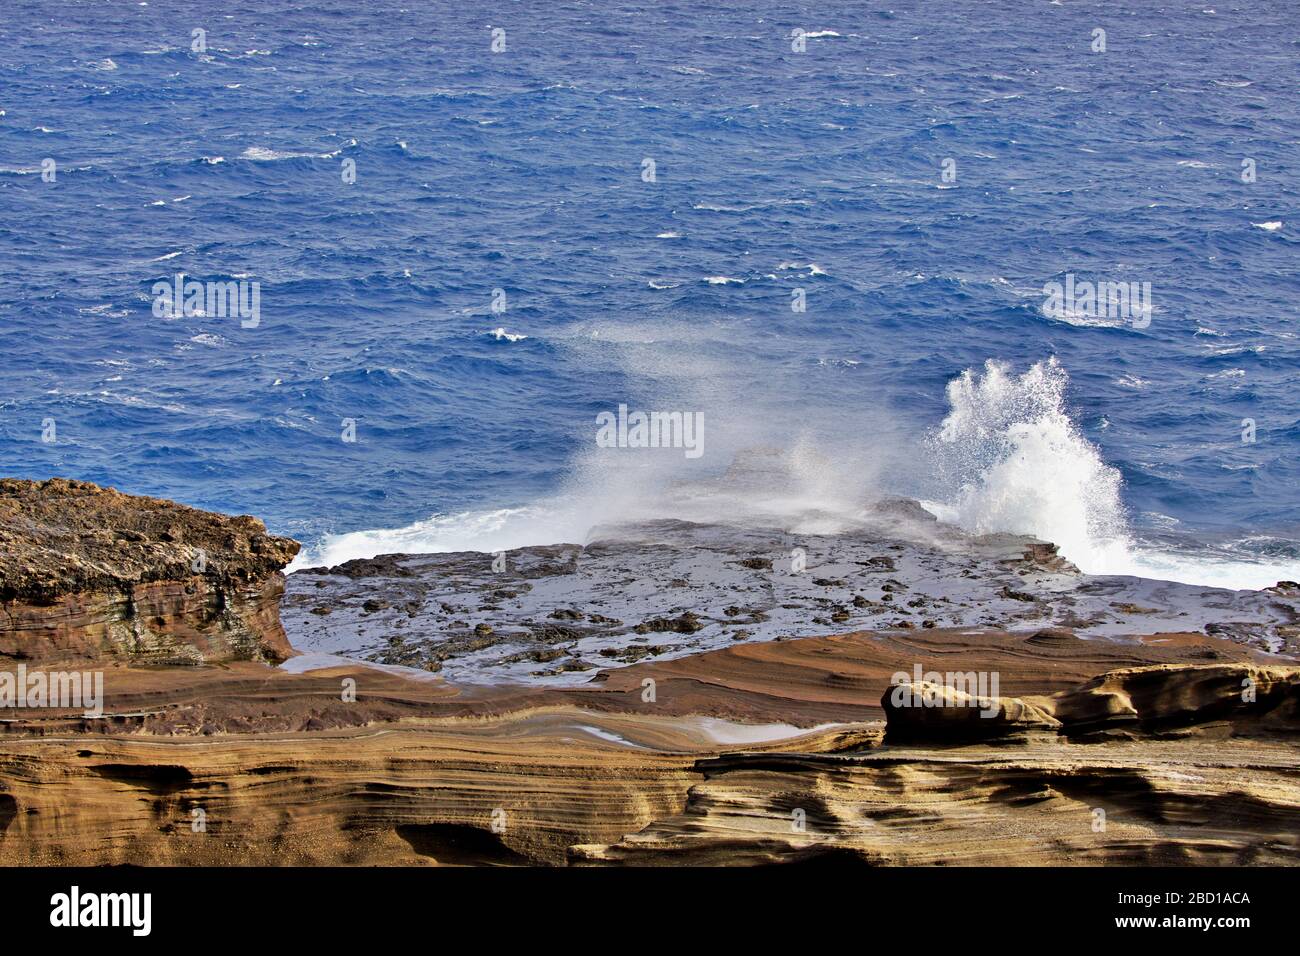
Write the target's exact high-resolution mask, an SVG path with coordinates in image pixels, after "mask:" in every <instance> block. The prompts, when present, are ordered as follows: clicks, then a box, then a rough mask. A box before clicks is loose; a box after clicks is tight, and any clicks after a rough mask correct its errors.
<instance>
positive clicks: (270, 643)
mask: <svg viewBox="0 0 1300 956" xmlns="http://www.w3.org/2000/svg"><path fill="white" fill-rule="evenodd" d="M297 551H298V543H297V542H296V541H293V540H291V539H289V538H281V537H276V536H274V535H270V534H267V532H266V526H265V525H263V524H262V522H261V521H259V520H258V519H256V518H253V517H249V516H247V515H243V516H240V517H229V516H226V515H219V514H214V513H212V512H208V511H200V510H198V509H195V508H189V507H186V506H185V505H180V504H176V503H175V502H171V501H165V500H162V499H158V498H146V497H138V496H134V495H125V494H122V493H121V492H119V491H116V490H114V489H112V488H101V487H99V486H98V485H94V484H91V483H89V482H82V481H68V480H65V479H60V478H55V479H50V480H49V481H42V482H35V481H23V480H18V479H3V480H0V656H4V657H9V658H12V659H17V660H23V661H32V662H51V661H61V660H64V661H87V660H91V661H111V660H122V661H134V662H142V663H197V662H201V661H226V660H262V661H279V660H283V659H284V658H286V657H288V656H289V655H291V654H292V653H293V649H292V648H291V647H290V646H289V642H288V639H287V638H286V637H285V633H284V629H283V627H281V625H280V615H279V600H280V596H281V594H283V592H284V575H283V574H282V573H281V569H282V568H283V567H284V566H285V565H286V564H287V563H288V562H289V561H290V559H292V558H293V556H294V555H295V554H296V553H297Z"/></svg>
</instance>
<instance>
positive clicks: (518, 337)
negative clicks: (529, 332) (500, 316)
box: [488, 327, 528, 342]
mask: <svg viewBox="0 0 1300 956" xmlns="http://www.w3.org/2000/svg"><path fill="white" fill-rule="evenodd" d="M488 334H489V335H491V336H492V337H493V338H494V339H496V340H497V341H498V342H500V341H502V340H505V341H506V342H520V341H522V340H524V339H526V338H528V336H526V335H524V334H523V333H522V332H507V331H506V330H505V328H504V327H501V328H495V329H493V330H492V331H491V332H489V333H488Z"/></svg>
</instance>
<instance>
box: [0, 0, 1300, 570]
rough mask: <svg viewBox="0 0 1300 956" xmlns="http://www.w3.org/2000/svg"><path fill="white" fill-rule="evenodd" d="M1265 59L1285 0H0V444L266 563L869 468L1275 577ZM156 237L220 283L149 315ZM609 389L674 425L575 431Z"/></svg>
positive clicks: (756, 499)
mask: <svg viewBox="0 0 1300 956" xmlns="http://www.w3.org/2000/svg"><path fill="white" fill-rule="evenodd" d="M1098 29H1101V30H1104V31H1105V33H1104V42H1105V49H1104V51H1098V50H1096V49H1095V48H1096V47H1097V45H1098V34H1097V33H1096V32H1095V31H1096V30H1098ZM198 30H201V31H204V32H203V33H200V34H196V32H195V31H198ZM502 31H503V32H502ZM794 31H803V33H802V34H797V33H794ZM494 45H495V46H496V47H497V50H496V51H494V49H493V48H494ZM1298 63H1300V6H1297V5H1296V4H1295V3H1294V2H1291V0H1262V2H1260V0H1251V2H1249V3H1239V2H1232V3H1222V2H1217V0H1208V2H1195V3H1182V2H1167V3H1158V2H1142V3H1137V2H1132V3H1124V4H1121V3H1090V2H1068V0H1067V2H1064V3H1048V2H1033V3H1028V2H1026V3H1019V2H1018V3H984V2H953V3H944V4H933V3H928V4H926V3H906V2H893V3H890V4H874V3H871V4H868V3H817V4H797V3H796V4H791V3H775V2H741V3H734V4H733V3H726V4H704V3H695V2H689V3H660V4H641V3H622V2H615V3H493V4H487V5H478V4H473V3H468V4H464V3H461V4H451V3H419V2H408V3H406V4H397V3H369V2H367V3H358V2H355V0H346V2H342V0H321V2H312V3H298V2H276V0H261V2H258V3H255V4H253V3H240V2H235V3H223V4H220V5H217V4H205V3H185V4H181V3H168V2H163V0H150V2H149V3H137V2H116V3H106V2H97V3H89V2H88V3H77V4H71V3H47V2H35V0H16V2H15V0H10V2H8V3H6V4H5V7H4V10H3V12H2V13H0V249H3V252H4V261H5V268H4V269H3V270H2V271H0V355H3V358H4V361H3V362H0V474H4V475H10V476H19V477H30V478H44V477H49V476H54V475H61V476H69V477H75V478H81V479H87V480H90V481H95V482H98V483H101V484H111V485H113V486H115V487H118V488H120V489H122V490H125V491H130V492H134V493H141V494H152V495H161V496H165V497H169V498H174V499H176V500H180V501H184V502H186V503H189V504H193V505H196V506H201V507H205V508H213V509H218V510H222V511H228V512H240V513H251V514H256V515H258V516H259V517H261V518H263V519H264V520H265V521H266V522H267V524H268V525H269V527H270V528H271V529H272V530H273V531H276V532H280V533H286V534H291V535H294V536H295V537H298V538H299V539H301V540H303V541H304V542H305V543H306V544H307V545H308V550H307V553H306V555H304V556H303V558H302V559H301V560H302V562H304V563H307V562H318V561H323V560H331V561H332V560H338V559H341V558H346V557H354V556H359V555H365V554H373V553H378V552H382V551H397V550H405V551H431V550H448V549H459V548H478V549H484V550H495V549H497V548H504V547H512V546H519V545H523V544H529V543H549V542H553V541H560V540H564V541H582V540H584V538H585V536H586V535H587V534H589V533H590V531H591V529H592V527H593V526H594V525H596V524H598V523H600V522H605V521H616V520H618V519H620V518H623V517H629V516H637V517H640V516H644V515H655V514H673V515H679V516H683V517H725V518H738V517H739V518H743V517H744V515H745V513H746V511H750V512H752V513H754V514H780V515H786V516H788V518H789V520H790V521H792V522H793V523H794V524H795V526H796V527H798V526H801V525H800V522H802V523H803V525H802V526H805V527H807V528H808V529H809V530H822V531H825V530H828V529H833V526H834V523H835V520H836V517H837V516H839V517H845V518H848V517H851V515H852V512H853V510H854V509H855V508H858V507H860V506H861V504H862V502H863V501H865V500H867V499H868V498H870V497H871V496H872V495H876V494H883V493H901V494H908V495H913V496H916V497H919V498H921V499H922V500H924V501H926V502H927V503H928V505H929V506H930V507H932V508H933V509H934V510H936V511H937V512H939V513H941V514H942V515H943V516H944V517H946V518H949V519H951V520H954V521H957V522H959V523H961V524H963V525H964V526H967V527H970V528H973V529H975V530H990V531H993V530H1009V531H1017V532H1024V533H1033V534H1038V535H1040V536H1043V537H1047V538H1050V539H1052V540H1055V541H1057V542H1058V543H1060V544H1061V545H1062V547H1063V550H1064V551H1065V553H1066V554H1067V556H1069V557H1071V558H1073V559H1074V560H1075V561H1077V562H1078V563H1080V564H1081V565H1082V566H1083V567H1084V568H1085V569H1086V570H1089V571H1096V572H1114V573H1143V574H1148V575H1152V576H1157V577H1169V578H1174V579H1177V580H1182V581H1187V582H1190V583H1211V584H1223V585H1227V586H1236V587H1260V586H1263V585H1266V584H1271V583H1273V582H1274V581H1276V580H1278V579H1279V578H1280V577H1292V578H1295V577H1300V548H1298V546H1297V541H1298V540H1300V492H1298V490H1297V489H1298V488H1300V389H1298V388H1297V380H1298V378H1300V376H1298V375H1297V371H1298V369H1300V340H1297V333H1298V332H1300V326H1298V324H1297V321H1298V318H1300V312H1298V311H1297V306H1296V303H1297V301H1298V300H1300V269H1298V268H1297V267H1298V266H1300V256H1298V255H1297V253H1298V251H1300V239H1298V238H1297V237H1298V236H1300V208H1297V200H1298V199H1300V190H1298V187H1297V175H1296V171H1297V169H1300V148H1298V147H1300V99H1298V98H1297V95H1296V94H1297V84H1298V81H1300V68H1298ZM47 160H52V161H53V164H52V167H51V165H50V164H49V163H47V162H46V161H47ZM1247 167H1249V170H1248V169H1247ZM51 168H52V170H53V176H50V175H49V171H50V170H51ZM349 170H353V171H354V172H355V177H354V178H355V181H349V176H350V173H349ZM1252 173H1253V175H1252ZM178 272H179V273H183V274H184V276H186V277H187V278H190V279H197V280H199V281H204V282H206V281H221V282H226V281H234V282H239V281H243V282H246V283H253V282H256V283H257V284H258V285H257V288H258V292H259V295H260V314H259V316H258V319H257V321H256V322H255V323H252V324H250V323H246V322H241V321H240V319H239V318H238V317H231V316H220V315H215V314H201V313H199V314H181V315H172V314H163V315H159V314H158V313H159V310H158V309H157V308H155V306H156V304H157V296H158V293H157V291H156V284H158V283H171V282H173V281H174V279H175V276H176V274H177V273H178ZM1067 278H1070V280H1071V281H1074V280H1077V281H1080V282H1084V281H1088V282H1100V281H1107V282H1124V283H1129V282H1132V283H1137V284H1139V285H1141V284H1143V283H1149V289H1150V303H1151V310H1150V312H1149V313H1148V314H1147V315H1146V316H1145V318H1144V319H1140V320H1139V319H1135V318H1133V317H1131V316H1119V317H1116V316H1110V315H1095V314H1092V313H1090V312H1089V310H1088V309H1087V308H1072V309H1067V310H1065V311H1061V310H1053V309H1051V308H1049V307H1048V306H1047V304H1046V303H1047V296H1046V295H1045V293H1044V286H1045V284H1047V283H1051V282H1059V283H1065V282H1066V281H1067ZM799 290H802V292H800V291H799ZM800 305H802V307H803V310H802V311H797V309H798V307H799V306H800ZM620 404H626V405H627V406H629V408H630V409H633V410H638V409H639V410H645V411H656V410H662V411H678V412H681V413H683V414H684V415H697V414H698V415H699V416H700V418H701V420H702V421H703V423H704V424H703V442H702V446H701V453H700V454H699V455H698V457H691V456H689V455H687V454H685V453H684V452H683V450H682V449H680V448H657V449H642V448H626V447H623V448H619V447H615V448H605V447H599V446H598V444H597V440H596V436H597V425H596V416H597V415H599V414H600V413H601V412H607V411H608V412H614V411H616V410H617V408H618V406H619V405H620ZM1247 419H1249V420H1250V421H1251V422H1253V435H1248V432H1249V430H1250V429H1249V428H1248V425H1247V423H1246V421H1245V420H1247ZM349 422H350V423H351V424H349ZM352 437H355V441H353V440H350V439H351V438H352ZM1244 437H1253V438H1254V440H1253V441H1249V440H1243V438H1244ZM752 449H765V450H767V451H766V452H762V453H760V455H762V454H766V455H768V456H769V457H768V458H767V459H764V460H767V461H770V462H771V461H775V462H778V464H776V465H773V466H772V467H770V468H768V469H767V472H768V473H767V479H765V480H763V481H758V482H756V483H752V484H751V485H750V486H747V487H749V491H748V492H746V493H745V494H743V495H739V496H731V497H727V498H725V499H723V498H719V497H718V496H717V495H715V494H712V493H710V492H707V491H702V490H700V489H704V488H707V487H708V485H707V480H708V479H709V478H711V477H714V476H717V475H718V474H719V473H721V472H724V471H726V470H727V469H728V467H729V466H730V465H731V463H732V461H733V458H734V456H735V455H736V454H737V453H745V452H746V450H752ZM771 456H775V457H771ZM742 499H743V500H742Z"/></svg>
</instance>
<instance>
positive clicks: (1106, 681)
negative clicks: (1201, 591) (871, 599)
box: [880, 663, 1300, 743]
mask: <svg viewBox="0 0 1300 956" xmlns="http://www.w3.org/2000/svg"><path fill="white" fill-rule="evenodd" d="M957 676H959V677H962V678H963V679H964V680H967V681H969V682H973V681H974V680H975V679H976V677H975V673H974V672H971V673H970V674H969V675H960V674H959V675H957ZM1298 705H1300V670H1297V669H1296V668H1295V667H1268V666H1263V665H1257V664H1248V663H1232V664H1201V665H1170V664H1159V665H1154V666H1150V667H1128V668H1122V669H1119V670H1114V671H1108V672H1107V673H1105V674H1102V675H1100V676H1098V677H1094V678H1093V679H1092V680H1089V681H1088V682H1086V683H1085V684H1083V685H1081V686H1079V687H1075V688H1071V689H1069V690H1066V691H1061V692H1059V693H1056V694H1052V695H1051V696H1048V697H1025V698H1023V699H1021V698H1017V697H998V696H983V697H980V696H976V695H974V694H969V693H966V692H965V691H963V690H961V689H959V688H954V687H952V686H949V685H944V684H941V683H935V682H931V681H927V680H922V681H908V682H905V683H900V684H899V685H898V686H895V687H891V688H890V689H889V690H887V691H885V694H884V696H883V697H882V698H881V701H880V706H881V708H882V709H883V710H884V711H885V716H886V722H887V731H886V737H885V739H886V740H888V741H890V742H916V741H931V742H937V743H953V742H964V741H970V740H997V739H1014V738H1019V737H1024V736H1027V735H1032V734H1035V733H1051V734H1055V733H1060V734H1065V735H1067V736H1084V735H1088V734H1098V733H1109V734H1115V733H1128V734H1146V733H1153V732H1160V731H1172V730H1176V729H1178V728H1181V727H1190V726H1195V725H1197V724H1204V723H1207V722H1210V721H1228V722H1242V723H1244V724H1246V725H1247V726H1250V727H1259V726H1262V725H1265V724H1266V725H1268V726H1270V727H1276V728H1289V729H1291V730H1292V731H1300V713H1298V712H1297V706H1298Z"/></svg>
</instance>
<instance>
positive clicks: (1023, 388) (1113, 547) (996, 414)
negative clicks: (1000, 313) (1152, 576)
mask: <svg viewBox="0 0 1300 956" xmlns="http://www.w3.org/2000/svg"><path fill="white" fill-rule="evenodd" d="M1067 382H1068V376H1067V375H1066V373H1065V370H1064V369H1063V368H1061V366H1060V364H1059V363H1058V362H1057V360H1056V358H1055V357H1053V358H1051V359H1048V360H1047V361H1045V362H1039V363H1037V364H1035V365H1034V366H1033V367H1032V368H1030V369H1029V370H1028V371H1027V372H1025V373H1024V374H1022V375H1015V374H1013V373H1012V372H1011V370H1010V368H1009V366H1007V365H1006V364H1005V363H1001V362H996V361H993V360H989V361H988V362H986V363H985V365H984V371H983V373H982V374H980V373H977V372H976V371H974V370H972V369H967V370H966V371H965V372H963V373H962V374H961V375H960V376H959V377H958V378H956V379H954V380H953V381H951V382H949V383H948V405H949V411H948V415H947V417H946V418H944V420H943V422H942V424H941V425H940V427H939V428H938V430H937V431H936V432H935V433H934V434H933V436H932V438H931V447H932V450H933V451H934V453H935V456H936V458H937V461H938V465H939V468H940V472H941V477H942V478H943V479H944V480H945V482H946V484H947V486H948V496H947V500H945V501H943V502H941V503H940V504H939V505H938V506H937V510H940V511H941V512H942V514H941V517H943V518H945V519H946V520H949V521H952V522H953V523H955V524H958V525H960V526H962V527H963V528H966V529H968V530H970V531H974V532H976V533H992V532H997V531H1010V532H1013V533H1017V534H1031V535H1035V536H1036V537H1039V538H1043V539H1045V540H1048V541H1052V542H1054V543H1055V544H1057V545H1058V546H1059V547H1060V549H1061V552H1062V553H1063V554H1064V555H1065V556H1066V557H1068V558H1069V559H1070V560H1071V561H1073V562H1074V563H1075V564H1077V565H1078V566H1079V567H1080V568H1081V569H1083V570H1084V571H1089V572H1093V573H1106V572H1108V571H1110V570H1112V569H1114V568H1116V567H1117V566H1121V565H1124V564H1126V563H1127V560H1128V552H1129V539H1128V534H1127V531H1126V527H1127V521H1126V516H1125V512H1124V507H1123V504H1122V503H1121V500H1120V486H1121V483H1122V482H1121V478H1120V474H1119V472H1118V471H1117V470H1116V469H1114V468H1112V467H1110V466H1109V465H1107V464H1106V463H1105V462H1104V461H1102V458H1101V455H1100V453H1099V452H1098V450H1097V448H1096V447H1095V446H1094V445H1093V444H1092V443H1091V442H1089V441H1088V440H1087V439H1086V438H1085V437H1084V436H1083V435H1082V434H1080V432H1079V429H1078V428H1077V427H1076V426H1075V424H1074V422H1072V421H1071V420H1070V416H1069V415H1068V414H1067V413H1066V410H1065V386H1066V384H1067Z"/></svg>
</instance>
